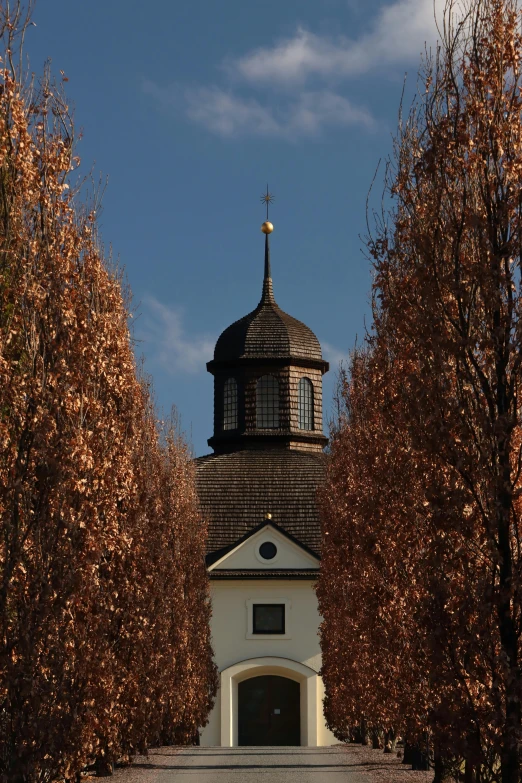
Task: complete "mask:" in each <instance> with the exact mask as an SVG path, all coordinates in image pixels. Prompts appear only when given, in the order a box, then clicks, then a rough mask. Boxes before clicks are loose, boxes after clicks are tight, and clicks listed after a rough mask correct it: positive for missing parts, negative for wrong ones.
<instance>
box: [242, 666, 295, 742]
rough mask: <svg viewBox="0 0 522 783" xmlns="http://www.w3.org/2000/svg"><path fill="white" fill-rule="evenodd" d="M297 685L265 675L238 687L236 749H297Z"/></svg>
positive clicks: (285, 678) (271, 675) (292, 681)
mask: <svg viewBox="0 0 522 783" xmlns="http://www.w3.org/2000/svg"><path fill="white" fill-rule="evenodd" d="M300 690H301V689H300V685H299V683H298V682H295V680H289V679H288V678H287V677H280V676H278V675H273V674H266V675H262V676H259V677H250V678H249V679H248V680H243V681H242V682H240V683H239V684H238V744H239V745H300V744H301V743H300V739H301V725H300V709H301V707H300Z"/></svg>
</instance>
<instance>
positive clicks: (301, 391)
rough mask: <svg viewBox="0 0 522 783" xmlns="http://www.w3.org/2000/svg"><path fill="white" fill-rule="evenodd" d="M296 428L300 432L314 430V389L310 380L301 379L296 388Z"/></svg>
mask: <svg viewBox="0 0 522 783" xmlns="http://www.w3.org/2000/svg"><path fill="white" fill-rule="evenodd" d="M297 410H298V426H299V429H300V430H313V428H314V387H313V384H312V381H311V380H310V378H301V380H300V381H299V384H298V387H297Z"/></svg>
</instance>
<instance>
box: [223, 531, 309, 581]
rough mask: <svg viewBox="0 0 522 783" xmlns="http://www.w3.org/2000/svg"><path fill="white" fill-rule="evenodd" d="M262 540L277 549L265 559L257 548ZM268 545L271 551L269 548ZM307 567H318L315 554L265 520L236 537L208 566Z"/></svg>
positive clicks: (233, 568)
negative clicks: (239, 539) (231, 545)
mask: <svg viewBox="0 0 522 783" xmlns="http://www.w3.org/2000/svg"><path fill="white" fill-rule="evenodd" d="M266 543H270V544H272V545H273V546H275V548H276V550H277V551H276V554H275V556H274V557H272V558H270V559H265V558H264V557H263V556H262V552H261V551H260V550H261V547H262V545H263V544H266ZM268 548H269V549H272V551H273V548H271V547H268ZM264 549H266V548H264ZM311 568H314V569H318V568H319V558H318V557H317V556H316V555H314V554H313V553H312V552H310V550H309V549H307V548H306V547H305V546H303V545H301V544H300V543H299V541H297V540H296V539H294V538H292V537H291V536H288V535H287V534H286V533H285V532H284V531H282V530H281V529H280V528H277V527H276V526H275V525H274V524H272V523H267V524H266V525H263V526H262V527H261V528H258V529H257V530H255V531H253V532H252V533H251V534H250V535H249V536H247V537H245V538H244V539H242V540H241V541H239V542H238V544H237V546H235V547H233V548H232V549H230V551H228V552H227V553H226V554H224V555H223V556H222V557H221V558H219V559H218V560H217V561H216V562H215V563H213V564H212V565H211V566H210V567H209V569H208V570H209V571H210V572H212V571H219V570H236V569H238V570H249V571H252V570H259V571H272V570H274V569H277V570H281V569H311Z"/></svg>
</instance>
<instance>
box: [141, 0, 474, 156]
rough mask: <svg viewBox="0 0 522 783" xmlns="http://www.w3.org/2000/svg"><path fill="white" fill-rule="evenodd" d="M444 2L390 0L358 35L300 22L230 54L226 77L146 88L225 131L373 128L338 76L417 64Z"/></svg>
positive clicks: (295, 134) (305, 132)
mask: <svg viewBox="0 0 522 783" xmlns="http://www.w3.org/2000/svg"><path fill="white" fill-rule="evenodd" d="M445 2H446V0H395V2H391V3H390V2H389V3H387V4H385V5H383V6H382V7H381V8H380V10H379V12H378V13H377V15H376V16H375V18H374V19H373V21H372V22H371V23H370V26H369V27H368V29H367V31H366V32H363V33H362V34H361V35H360V36H359V37H358V38H347V37H341V36H339V37H337V38H335V39H334V38H332V37H327V36H323V35H318V34H316V33H313V32H311V31H309V30H306V29H304V28H303V27H299V28H297V31H296V33H295V35H294V36H292V37H290V38H287V39H284V40H280V41H279V42H276V43H273V44H271V45H267V46H265V47H261V48H258V49H255V50H253V51H250V52H247V53H246V54H245V55H244V56H242V57H239V58H235V59H229V60H228V61H227V62H225V63H224V64H223V66H222V73H223V76H224V78H225V81H224V83H223V84H219V85H214V86H210V87H208V86H195V87H194V88H192V89H189V88H187V87H186V86H181V85H179V84H178V85H172V86H168V87H160V86H159V85H157V84H155V83H153V82H150V81H148V82H145V83H144V90H145V92H147V93H148V94H150V95H151V96H153V97H154V99H155V100H156V101H157V102H158V103H159V104H160V105H162V106H163V107H164V108H167V109H169V110H173V111H175V112H180V113H183V114H184V115H185V116H186V117H187V118H188V119H189V120H190V121H191V122H193V123H196V124H198V125H201V126H202V127H204V128H206V129H207V130H208V131H210V132H212V133H215V134H218V135H220V136H223V137H225V138H227V137H228V138H235V137H239V136H245V135H249V136H258V137H260V136H264V137H271V138H280V139H285V140H287V141H291V140H294V139H297V138H300V137H314V136H318V135H320V134H321V132H322V131H324V130H325V129H328V128H333V127H349V126H359V127H363V128H366V129H370V128H372V127H374V126H375V121H374V119H373V117H372V114H371V113H370V111H369V109H367V108H365V107H363V106H357V105H355V104H354V103H353V102H352V101H351V100H350V99H349V98H348V97H346V95H344V94H341V92H340V90H339V86H338V85H339V82H341V81H342V80H346V79H348V78H354V77H360V76H362V75H363V74H365V73H368V72H369V71H371V70H374V69H376V68H382V67H387V68H390V67H393V66H403V65H408V64H410V63H413V64H414V65H417V64H418V63H419V60H420V55H421V53H422V51H423V50H424V46H425V42H428V45H429V44H430V43H431V44H432V45H433V44H434V43H435V42H436V39H437V29H436V24H435V20H434V14H435V12H436V13H437V18H438V19H440V18H441V15H442V12H443V9H444V5H445ZM449 2H454V3H455V4H457V5H458V3H459V2H461V0H449ZM462 2H464V0H462ZM227 77H228V81H227ZM274 85H275V86H279V87H282V88H285V91H281V90H274V89H273V87H274ZM254 90H256V91H257V92H254Z"/></svg>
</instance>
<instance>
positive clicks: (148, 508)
mask: <svg viewBox="0 0 522 783" xmlns="http://www.w3.org/2000/svg"><path fill="white" fill-rule="evenodd" d="M28 22H29V20H28V17H24V15H23V14H22V11H21V9H20V7H19V6H15V7H11V8H10V7H9V5H0V33H1V35H2V36H3V43H4V47H5V48H4V55H3V58H2V61H1V64H0V778H1V779H2V780H5V781H9V782H11V781H20V782H21V781H24V782H25V783H29V782H31V783H32V781H52V780H56V779H59V778H62V779H63V778H65V779H66V780H74V779H76V776H77V774H78V773H79V771H80V770H81V769H82V768H83V767H84V766H85V765H86V764H88V763H90V762H96V765H97V768H98V770H100V771H107V770H110V769H111V767H112V765H113V763H114V761H115V760H117V759H118V758H121V757H122V756H127V757H128V756H132V755H133V754H134V753H135V752H136V751H138V750H144V749H145V748H146V747H147V746H148V745H150V744H152V743H157V742H159V741H160V740H161V738H162V736H163V734H165V733H168V732H171V733H174V731H177V732H178V735H179V736H182V737H183V739H185V740H188V739H192V738H193V737H194V735H195V733H196V732H197V728H198V726H200V725H203V724H204V723H205V721H206V718H207V715H208V712H209V709H210V706H211V703H212V699H213V696H214V694H215V690H216V683H215V678H216V675H215V668H214V664H213V663H212V650H211V647H210V641H209V628H208V619H209V598H208V584H207V581H206V572H205V568H204V560H203V553H204V547H205V539H206V529H205V524H204V522H203V520H202V519H201V516H200V514H199V510H198V504H197V498H196V494H195V489H194V478H193V474H192V468H191V466H190V460H189V458H188V454H187V450H186V447H185V446H184V445H183V444H182V443H181V441H180V439H179V437H177V436H174V434H173V433H172V431H171V430H169V431H168V433H167V436H166V437H163V435H162V433H161V428H160V427H159V425H158V423H157V422H156V419H155V416H154V412H153V400H152V395H151V391H150V384H148V383H146V382H145V381H144V380H143V379H141V378H140V374H139V373H138V371H137V368H136V362H135V359H134V355H133V348H132V340H131V335H130V332H129V326H128V320H129V313H128V309H127V304H126V298H125V296H124V294H123V291H122V285H121V279H120V277H119V275H117V274H116V273H115V272H114V271H113V270H112V269H111V265H110V263H109V262H108V261H107V260H106V259H105V258H104V254H103V249H102V247H101V244H100V241H99V238H98V235H97V229H96V210H95V207H94V205H93V206H89V205H88V203H87V202H85V201H82V197H81V191H80V190H79V189H78V188H76V187H73V180H74V178H75V177H76V176H77V175H75V174H74V171H75V170H76V168H77V166H78V165H79V160H78V158H77V157H76V156H75V153H74V129H73V123H72V120H71V118H70V116H69V112H68V107H67V104H66V101H65V97H64V95H63V92H62V89H61V86H59V85H57V84H55V83H54V82H53V80H52V79H51V77H50V75H49V73H48V72H46V73H45V74H44V76H43V77H42V79H41V81H40V82H38V83H26V82H24V75H23V73H22V72H21V70H20V67H19V65H18V63H19V62H22V58H21V57H18V55H20V53H21V43H22V40H23V36H24V35H25V32H26V30H27V26H28ZM196 650H197V654H196V652H195V651H196Z"/></svg>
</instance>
